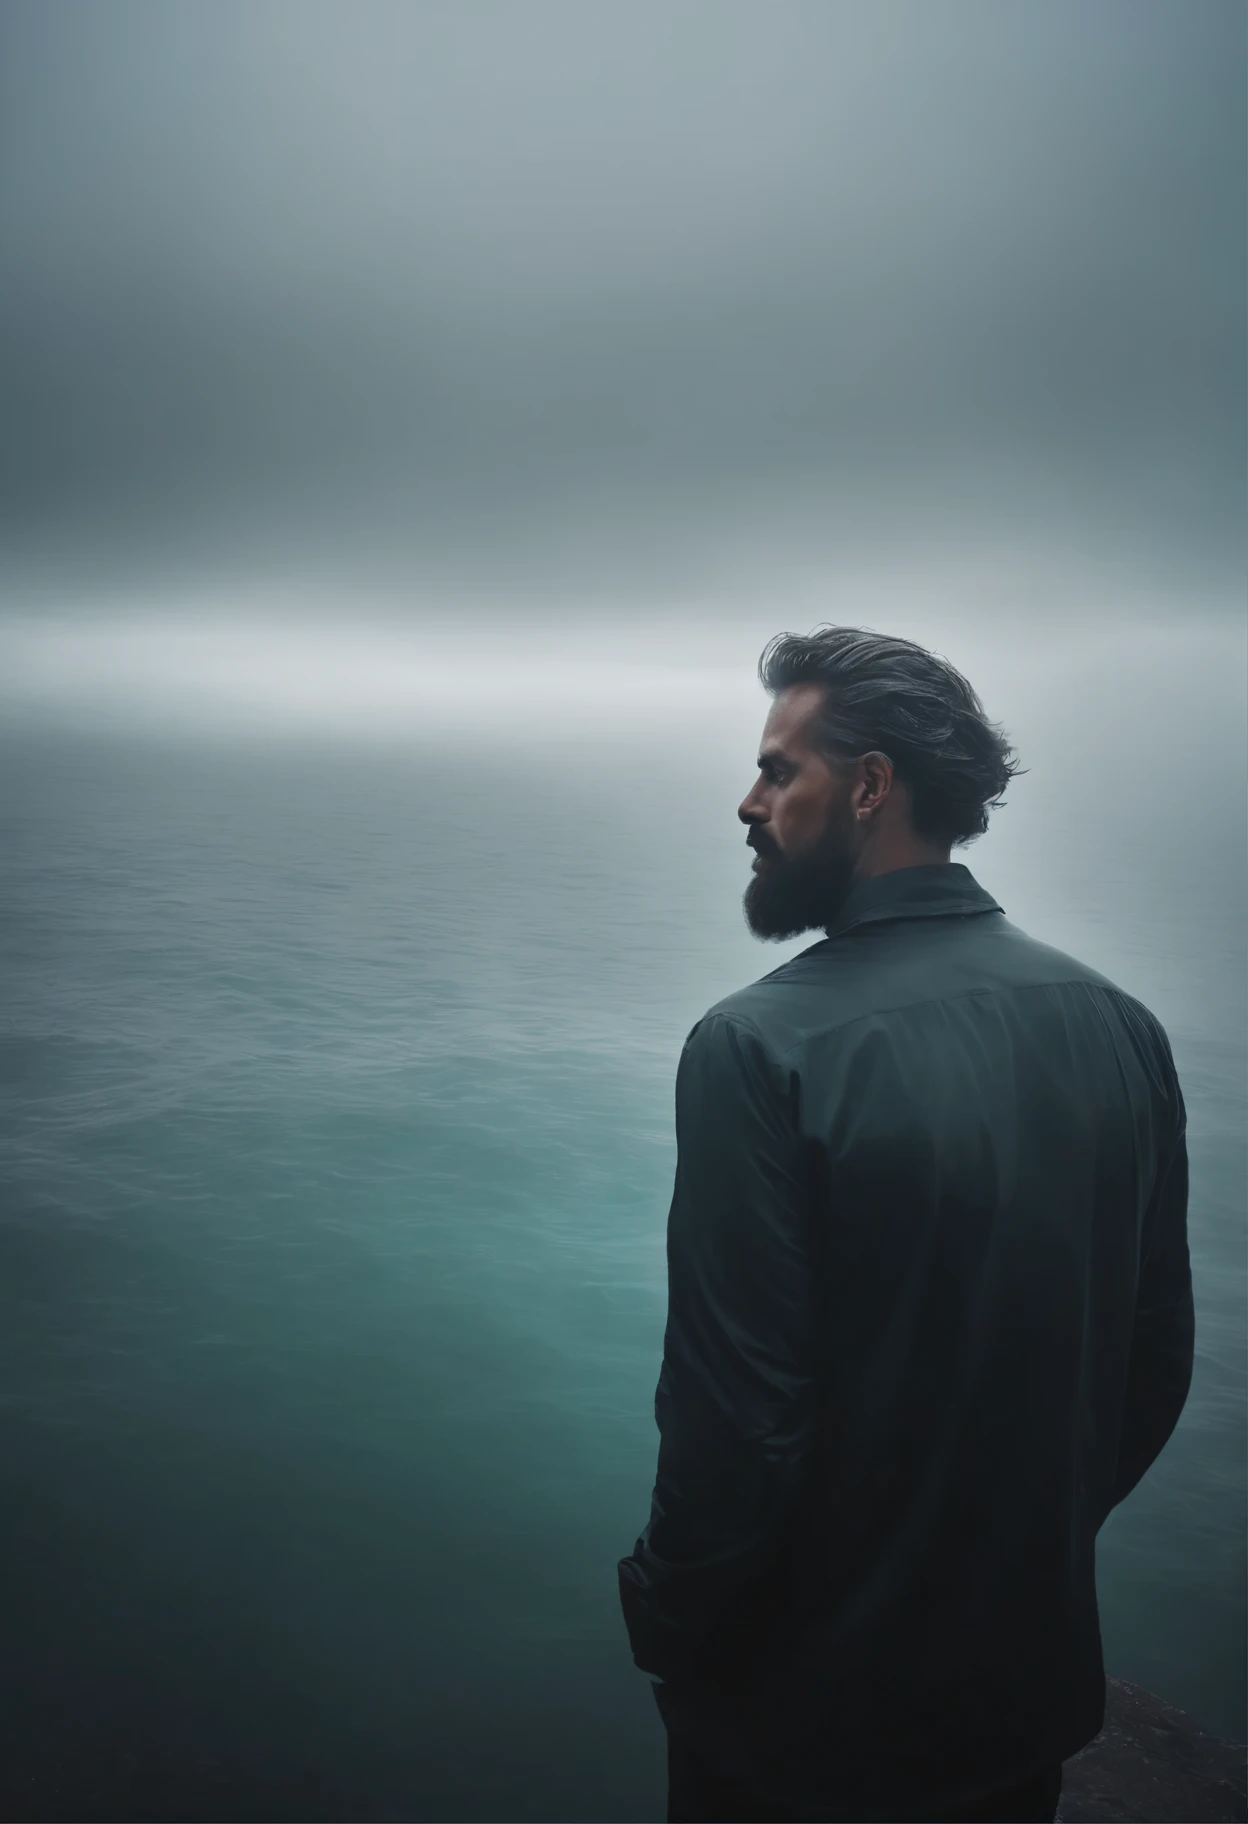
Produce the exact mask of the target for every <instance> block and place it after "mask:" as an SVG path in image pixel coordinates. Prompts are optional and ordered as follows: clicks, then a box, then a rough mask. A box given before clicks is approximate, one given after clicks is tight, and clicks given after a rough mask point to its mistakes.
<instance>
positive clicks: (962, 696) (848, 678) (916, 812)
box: [758, 627, 1026, 848]
mask: <svg viewBox="0 0 1248 1824" xmlns="http://www.w3.org/2000/svg"><path fill="white" fill-rule="evenodd" d="M758 676H759V681H760V683H761V684H762V686H763V688H764V689H765V690H766V691H768V692H769V693H770V694H771V695H772V696H773V697H774V696H778V695H779V693H780V692H781V691H783V690H788V689H789V688H790V687H791V686H792V685H794V684H822V685H823V686H824V702H823V709H822V711H821V713H820V715H819V717H818V719H817V721H816V724H815V734H814V740H815V744H816V746H817V747H818V748H819V750H820V751H821V752H822V753H823V754H824V755H825V756H826V758H827V759H829V760H830V761H832V762H833V763H834V764H844V763H845V762H847V761H848V760H850V759H852V758H854V757H856V756H857V755H859V754H864V753H868V752H872V751H876V752H883V753H884V754H885V755H886V756H887V757H888V758H889V759H890V760H891V761H892V764H893V770H894V772H895V773H896V776H897V778H898V779H900V780H902V781H903V782H904V783H905V784H906V785H907V786H908V787H909V790H910V808H911V820H912V822H913V824H914V830H915V834H916V835H918V836H920V837H922V838H923V839H924V840H925V841H932V842H938V843H948V845H949V846H950V847H951V848H958V847H962V846H964V845H965V844H966V843H968V842H974V840H975V838H976V837H977V836H982V835H983V834H984V832H985V830H986V829H987V828H988V807H989V806H990V805H993V806H995V805H996V804H997V803H998V802H1004V800H1002V799H1001V793H1002V792H1003V791H1004V790H1005V788H1006V786H1007V785H1008V784H1009V782H1010V780H1011V779H1012V778H1013V777H1014V776H1015V774H1016V773H1019V772H1023V771H1025V770H1026V769H1025V768H1023V767H1020V766H1018V765H1017V764H1015V763H1014V761H1013V759H1012V756H1013V754H1014V749H1013V748H1012V747H1011V746H1010V745H1009V743H1008V742H1007V740H1006V738H1005V735H1004V733H1003V732H1002V730H1001V729H1000V727H999V726H998V725H997V724H995V723H990V722H989V721H988V719H987V717H986V716H985V714H984V708H983V705H982V703H981V702H980V700H979V698H978V697H977V696H976V694H975V692H974V691H973V690H972V689H971V686H970V685H969V684H968V683H967V681H966V679H965V678H964V677H963V676H962V674H961V672H959V671H955V670H954V668H953V666H952V665H950V664H949V662H948V660H947V659H942V658H938V657H937V656H936V654H935V653H931V652H928V651H926V650H925V648H924V647H922V646H916V645H915V644H914V643H913V642H912V641H910V640H901V639H895V638H893V637H891V636H890V635H888V634H883V633H873V632H871V631H869V630H867V629H864V628H861V627H817V628H816V629H815V631H814V632H813V633H812V634H809V635H802V634H799V633H778V634H777V635H776V636H775V638H774V639H772V640H769V641H768V643H767V645H766V646H765V647H764V648H763V652H762V656H761V657H760V659H759V661H758Z"/></svg>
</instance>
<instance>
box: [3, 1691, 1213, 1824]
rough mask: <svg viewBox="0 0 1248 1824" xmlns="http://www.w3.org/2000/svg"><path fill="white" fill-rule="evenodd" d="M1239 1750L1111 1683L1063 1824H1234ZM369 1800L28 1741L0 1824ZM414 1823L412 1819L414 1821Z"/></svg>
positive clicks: (209, 1822) (248, 1769) (184, 1819)
mask: <svg viewBox="0 0 1248 1824" xmlns="http://www.w3.org/2000/svg"><path fill="white" fill-rule="evenodd" d="M1246 1759H1248V1751H1246V1750H1245V1749H1244V1748H1242V1747H1234V1746H1232V1745H1231V1744H1230V1743H1228V1742H1222V1741H1219V1740H1218V1739H1217V1738H1216V1737H1215V1736H1211V1735H1207V1734H1206V1733H1205V1732H1204V1730H1202V1729H1199V1728H1198V1727H1197V1726H1196V1724H1195V1723H1194V1722H1193V1721H1192V1719H1191V1717H1189V1716H1188V1715H1187V1714H1186V1713H1185V1712H1184V1711H1182V1710H1176V1709H1175V1708H1174V1706H1173V1705H1172V1704H1167V1703H1163V1702H1162V1700H1161V1699H1160V1698H1159V1697H1154V1696H1153V1695H1152V1693H1151V1692H1149V1691H1145V1690H1142V1689H1141V1687H1140V1686H1139V1685H1130V1684H1127V1683H1126V1682H1125V1681H1124V1680H1123V1679H1119V1678H1111V1679H1110V1680H1109V1681H1108V1692H1107V1697H1106V1707H1105V1727H1104V1729H1103V1730H1102V1731H1101V1733H1100V1735H1098V1736H1097V1738H1096V1740H1095V1741H1093V1742H1089V1743H1088V1746H1087V1747H1086V1748H1084V1749H1083V1750H1082V1751H1081V1752H1080V1753H1079V1754H1076V1755H1073V1756H1072V1757H1071V1759H1070V1760H1069V1761H1067V1763H1066V1768H1065V1775H1064V1779H1063V1784H1062V1797H1061V1803H1060V1804H1059V1806H1058V1811H1057V1816H1058V1819H1059V1820H1062V1821H1063V1824H1244V1821H1245V1820H1248V1802H1246V1800H1245V1761H1246ZM406 1815H407V1814H405V1813H401V1812H398V1811H394V1810H391V1809H390V1808H389V1807H388V1806H387V1805H386V1803H385V1801H384V1799H380V1798H379V1797H378V1796H377V1795H370V1794H365V1793H358V1792H348V1791H344V1790H342V1789H341V1788H340V1787H339V1786H338V1785H337V1784H336V1782H335V1781H334V1780H332V1779H331V1778H327V1777H325V1776H324V1775H322V1774H319V1773H316V1772H314V1771H312V1770H311V1769H308V1770H306V1771H302V1770H279V1769H277V1768H274V1767H270V1766H267V1765H264V1764H262V1763H261V1762H259V1761H256V1762H249V1761H247V1760H235V1759H231V1758H227V1757H224V1756H221V1757H218V1756H215V1755H212V1754H208V1753H203V1752H196V1751H194V1750H192V1749H190V1748H189V1747H188V1746H183V1747H178V1746H175V1745H174V1744H172V1743H169V1742H162V1741H161V1740H160V1739H159V1734H158V1732H157V1733H156V1737H155V1739H153V1732H144V1731H133V1732H132V1731H128V1730H122V1731H117V1732H115V1733H113V1734H112V1735H110V1737H109V1739H108V1740H107V1741H104V1740H101V1739H100V1738H99V1737H98V1736H97V1738H96V1739H95V1740H94V1741H92V1742H88V1741H85V1740H84V1741H81V1742H79V1743H77V1744H76V1745H75V1746H68V1745H67V1744H65V1743H64V1742H61V1743H60V1744H58V1745H56V1746H52V1745H49V1744H45V1745H44V1746H43V1747H42V1749H40V1748H38V1747H36V1746H35V1744H34V1743H32V1742H30V1741H27V1742H26V1743H25V1744H24V1746H23V1747H22V1748H21V1749H19V1750H17V1751H16V1752H14V1751H13V1750H12V1749H10V1750H9V1751H8V1752H6V1753H5V1754H4V1756H3V1757H2V1758H0V1819H4V1820H7V1821H10V1824H16V1821H17V1820H23V1821H24V1824H25V1821H29V1824H66V1821H68V1820H75V1821H77V1824H148V1821H149V1820H150V1821H151V1824H155V1821H156V1820H160V1824H231V1821H235V1824H243V1821H246V1824H287V1821H289V1824H401V1820H402V1819H403V1817H404V1816H406ZM413 1815H415V1816H417V1817H418V1816H419V1815H420V1814H419V1812H416V1813H414V1814H413Z"/></svg>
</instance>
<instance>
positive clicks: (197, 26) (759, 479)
mask: <svg viewBox="0 0 1248 1824" xmlns="http://www.w3.org/2000/svg"><path fill="white" fill-rule="evenodd" d="M0 19H2V21H3V26H2V32H3V37H2V41H0V259H2V263H3V282H2V284H0V328H2V332H3V361H4V375H3V380H4V408H3V411H2V413H0V466H2V471H3V473H2V481H3V502H2V512H3V525H2V533H3V550H2V552H0V591H2V594H0V600H2V602H3V607H4V610H5V611H6V612H8V611H13V610H15V609H16V610H18V611H21V610H22V609H23V607H28V606H29V604H30V603H32V602H35V601H36V600H39V599H41V596H40V591H41V590H42V589H44V588H45V586H46V585H48V583H49V579H51V582H52V583H53V584H54V585H55V587H56V588H57V589H58V590H63V589H64V588H65V587H67V586H69V585H72V588H71V593H73V592H75V591H76V592H77V593H76V596H75V599H76V600H85V599H86V598H87V597H88V596H90V595H92V594H93V593H97V594H98V593H100V592H101V591H107V590H109V589H113V590H117V589H120V590H122V591H124V590H125V589H127V588H128V587H131V586H132V585H133V586H134V587H135V588H136V589H137V588H138V587H139V586H140V584H141V583H142V581H143V579H145V578H150V577H152V576H160V577H161V578H165V579H168V578H171V577H172V578H177V577H182V578H184V579H188V588H189V586H190V583H189V579H194V580H195V582H196V586H197V587H198V588H199V591H200V598H201V599H202V598H203V596H204V593H205V589H207V592H208V593H209V594H211V589H210V588H208V585H209V584H211V582H212V579H214V578H225V577H226V576H229V577H231V578H233V579H235V580H236V581H237V580H238V579H248V578H251V579H255V578H264V577H270V578H273V577H278V578H280V577H283V576H285V577H288V578H293V579H294V580H295V581H296V582H297V583H298V582H299V581H300V580H301V579H304V578H306V577H313V576H315V577H319V578H320V579H321V582H322V584H324V585H325V586H326V587H328V586H329V583H328V581H327V579H331V580H332V579H339V580H340V582H341V585H342V588H343V589H344V590H347V591H349V590H350V589H351V588H365V589H368V588H376V589H377V590H379V591H381V592H382V593H385V592H386V591H389V595H388V596H387V597H386V599H387V600H390V599H393V600H396V601H399V602H402V601H405V600H407V601H417V600H421V599H424V600H427V601H434V600H436V599H438V598H439V596H440V595H441V596H443V597H445V598H447V599H450V598H452V597H454V596H455V595H456V594H457V592H458V593H459V594H461V595H462V594H463V593H464V592H469V593H471V592H475V593H476V596H477V598H478V599H481V600H487V599H488V600H489V601H490V602H491V603H492V604H494V606H495V609H496V611H497V612H498V613H499V614H500V615H505V614H507V613H508V612H514V614H516V615H518V616H524V615H529V616H532V615H534V614H536V613H541V614H547V615H554V616H559V615H568V616H573V617H575V616H577V615H580V614H590V613H592V612H606V611H609V609H610V605H611V604H616V605H617V606H618V604H619V603H621V602H625V601H632V602H635V603H644V602H650V603H659V602H661V601H664V600H669V599H678V598H679V599H687V600H689V601H693V600H694V599H695V598H696V599H712V598H713V596H714V593H715V591H716V590H726V591H731V590H732V589H735V590H737V591H738V592H744V593H746V594H749V593H751V592H752V593H753V594H754V595H755V596H757V595H758V594H759V592H761V591H765V590H766V589H767V588H768V586H769V584H770V583H771V582H772V581H773V580H774V581H775V582H776V583H777V586H779V584H780V580H781V579H782V578H787V579H788V582H787V585H786V586H787V587H788V588H789V590H790V594H792V593H793V592H794V591H796V592H797V594H798V595H800V594H801V592H802V591H803V590H805V591H806V592H807V598H808V599H810V600H811V601H812V602H813V601H814V600H815V598H816V597H817V595H818V592H819V588H820V586H821V581H822V579H824V578H825V577H827V576H828V575H830V574H832V573H833V572H836V571H838V570H839V573H841V574H846V573H850V574H856V575H859V576H864V575H877V576H878V575H884V574H885V573H893V572H895V573H896V574H898V575H904V576H905V577H908V578H910V579H911V583H910V584H909V585H908V586H912V587H917V586H919V584H920V583H921V579H922V578H923V576H924V575H929V576H931V577H932V578H933V579H936V580H938V579H939V577H940V576H941V575H943V576H944V577H945V578H946V582H947V581H948V579H949V578H951V577H954V576H955V574H963V573H966V574H969V573H970V572H972V571H974V570H975V567H976V565H977V564H979V565H981V566H982V565H983V564H985V563H988V564H989V568H990V569H991V565H992V563H994V562H995V563H996V564H997V566H998V568H999V569H1000V570H1001V571H1002V572H1004V571H1006V570H1011V568H1012V570H1013V572H1014V573H1017V571H1018V570H1019V568H1020V567H1022V568H1024V569H1028V570H1029V573H1030V574H1032V575H1033V576H1040V575H1048V574H1052V575H1055V576H1058V577H1071V576H1075V577H1077V576H1080V575H1082V576H1083V577H1084V578H1085V583H1084V595H1085V596H1086V595H1087V593H1088V585H1087V581H1086V579H1087V578H1089V577H1101V576H1104V575H1108V574H1111V573H1112V574H1114V575H1117V576H1120V577H1123V578H1127V579H1129V580H1130V584H1131V587H1134V588H1135V589H1136V590H1137V592H1138V591H1143V592H1144V593H1145V594H1146V595H1148V597H1149V599H1150V600H1152V601H1153V602H1154V603H1155V604H1158V605H1159V606H1158V610H1157V611H1158V612H1160V613H1162V614H1165V613H1167V612H1170V611H1173V612H1179V611H1180V604H1182V603H1183V602H1184V601H1189V602H1199V603H1203V604H1204V605H1205V606H1206V607H1209V606H1212V608H1213V610H1214V611H1215V612H1216V611H1220V609H1225V608H1226V607H1227V605H1228V604H1233V603H1234V602H1236V601H1238V600H1240V599H1242V597H1241V591H1242V578H1243V554H1244V541H1243V514H1244V480H1245V469H1244V399H1245V375H1244V314H1245V302H1246V300H1245V282H1244V280H1245V158H1244V147H1245V75H1244V70H1245V20H1246V14H1245V9H1244V7H1243V5H1242V4H1241V0H1163V3H1160V4H1159V3H1158V0H841V3H838V0H812V3H810V4H805V3H800V0H755V3H754V4H750V5H742V4H738V3H736V0H692V3H688V0H687V3H682V0H609V3H608V0H568V3H566V4H558V3H554V0H497V3H491V0H408V3H406V4H382V3H378V0H340V3H338V4H333V5H325V4H319V3H318V0H175V3H170V0H148V3H135V0H90V3H88V0H30V3H29V4H6V5H4V6H3V8H2V9H0ZM993 553H996V554H998V555H997V556H996V557H995V558H993V556H992V554H993ZM67 579H68V580H67ZM916 579H917V580H916ZM331 592H332V591H331ZM422 592H423V593H422ZM218 593H220V591H219V592H218ZM170 599H172V597H170ZM804 599H806V598H804ZM509 604H510V605H511V607H510V608H509ZM604 604H605V605H607V606H606V608H605V609H604V606H603V605H604ZM1168 605H1169V606H1168ZM170 612H173V610H172V609H171V610H170ZM819 618H829V617H828V616H827V615H826V614H824V615H819V614H817V613H814V612H812V613H811V614H810V615H809V616H808V617H807V619H808V621H813V620H815V619H819ZM839 618H855V617H852V616H847V615H844V614H842V615H841V616H839Z"/></svg>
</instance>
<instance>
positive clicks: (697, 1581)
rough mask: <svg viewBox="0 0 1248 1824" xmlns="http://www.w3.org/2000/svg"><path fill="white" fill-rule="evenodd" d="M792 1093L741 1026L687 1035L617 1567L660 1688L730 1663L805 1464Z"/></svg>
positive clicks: (801, 1256)
mask: <svg viewBox="0 0 1248 1824" xmlns="http://www.w3.org/2000/svg"><path fill="white" fill-rule="evenodd" d="M799 1093H800V1092H799V1085H798V1080H797V1078H796V1075H795V1074H792V1073H787V1074H786V1073H784V1072H783V1071H782V1070H781V1069H780V1067H779V1066H778V1065H777V1064H776V1062H775V1061H774V1060H773V1059H772V1058H771V1057H770V1056H769V1054H768V1052H767V1050H766V1047H765V1045H764V1043H763V1040H762V1038H761V1035H760V1034H759V1033H757V1032H756V1031H755V1030H754V1029H753V1028H752V1027H750V1026H749V1025H748V1024H746V1023H745V1022H743V1021H742V1020H741V1019H740V1018H739V1017H734V1016H729V1015H726V1014H710V1015H707V1016H706V1018H704V1019H703V1020H701V1021H699V1023H698V1025H697V1026H695V1027H694V1029H693V1031H692V1032H691V1033H690V1035H689V1038H688V1039H687V1040H686V1043H685V1047H684V1051H683V1052H682V1054H681V1059H680V1065H679V1068H678V1070H677V1076H676V1142H677V1164H676V1181H675V1187H674V1191H673V1195H672V1202H671V1208H670V1211H669V1214H668V1222H667V1263H668V1317H667V1327H666V1330H665V1333H664V1339H663V1361H662V1366H661V1369H660V1373H659V1381H658V1387H657V1389H656V1392H655V1401H654V1411H655V1421H656V1424H657V1426H658V1430H659V1440H660V1441H659V1453H658V1473H657V1477H656V1481H655V1486H654V1492H653V1496H652V1499H651V1508H650V1519H649V1522H648V1523H647V1525H646V1527H645V1530H644V1531H643V1532H642V1534H641V1536H640V1538H639V1539H638V1540H637V1542H636V1545H635V1546H634V1548H633V1552H632V1554H631V1555H630V1556H629V1557H627V1558H623V1559H621V1560H620V1562H619V1567H618V1569H619V1586H620V1601H621V1605H622V1608H623V1611H624V1618H625V1622H626V1625H627V1628H628V1636H629V1643H630V1645H631V1647H632V1650H633V1659H634V1663H635V1664H636V1665H638V1666H639V1667H640V1668H641V1669H642V1670H643V1671H646V1672H652V1673H654V1674H655V1675H656V1676H658V1677H661V1678H672V1679H677V1678H682V1677H689V1676H697V1675H698V1674H699V1672H700V1671H703V1670H704V1668H705V1666H706V1664H707V1663H708V1660H709V1663H711V1664H718V1663H719V1661H720V1658H721V1656H722V1654H724V1653H731V1652H732V1650H733V1646H734V1634H736V1633H739V1629H737V1628H735V1627H734V1616H735V1617H736V1618H737V1619H739V1620H741V1619H742V1618H743V1617H744V1616H745V1615H746V1614H747V1613H748V1612H749V1609H750V1601H749V1598H750V1593H751V1590H754V1591H757V1590H758V1589H759V1588H764V1589H765V1588H767V1587H768V1585H767V1579H768V1576H769V1574H774V1571H775V1566H776V1560H777V1557H778V1555H779V1553H780V1548H781V1544H782V1539H783V1534H784V1530H785V1523H786V1520H787V1519H788V1517H789V1515H790V1513H791V1510H792V1508H793V1506H794V1505H795V1502H796V1499H797V1496H798V1493H799V1491H800V1486H801V1483H802V1480H803V1478H804V1474H805V1471H806V1468H807V1463H808V1456H809V1450H810V1445H811V1441H812V1437H813V1432H814V1423H815V1371H814V1351H815V1315H814V1314H815V1274H814V1271H813V1265H812V1253H811V1239H812V1238H811V1229H810V1223H811V1199H810V1195H809V1192H808V1188H807V1180H806V1178H805V1176H804V1173H803V1169H802V1148H801V1142H800V1127H799V1120H798V1109H799ZM756 1606H757V1605H756ZM742 1625H744V1624H743V1621H742Z"/></svg>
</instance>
